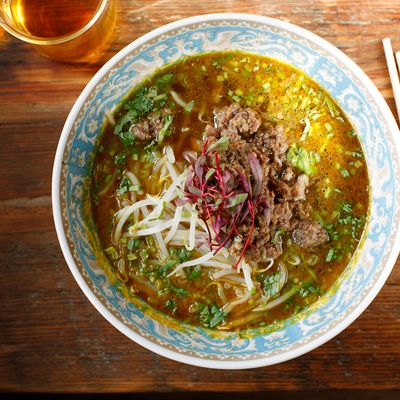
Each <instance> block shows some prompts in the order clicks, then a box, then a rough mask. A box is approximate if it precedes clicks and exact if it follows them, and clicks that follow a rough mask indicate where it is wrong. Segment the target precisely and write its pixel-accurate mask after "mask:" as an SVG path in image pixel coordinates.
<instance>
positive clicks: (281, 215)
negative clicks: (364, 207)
mask: <svg viewBox="0 0 400 400" xmlns="http://www.w3.org/2000/svg"><path fill="white" fill-rule="evenodd" d="M205 134H206V139H207V140H208V142H209V143H210V144H212V143H213V142H215V141H217V140H218V139H220V138H221V137H223V136H225V137H227V138H228V139H229V146H228V148H227V150H225V151H223V152H221V153H220V162H221V163H224V164H225V165H229V169H230V170H231V171H232V173H233V174H244V175H245V176H246V177H251V173H252V172H251V166H250V163H249V155H250V154H252V155H253V157H256V158H257V160H258V162H259V163H260V165H261V169H262V173H263V180H262V187H261V196H260V197H261V198H263V199H265V201H266V203H267V205H268V206H267V208H260V210H256V211H257V212H256V218H255V226H254V231H253V234H252V238H251V246H249V247H248V248H247V250H246V254H248V255H249V258H250V259H251V260H253V261H266V260H267V259H268V258H273V259H276V258H277V257H279V256H280V255H281V254H282V252H283V250H282V238H281V234H282V232H292V237H293V240H294V242H295V243H296V244H297V245H299V246H301V247H307V248H308V247H314V246H318V245H320V244H322V243H324V242H326V241H328V240H329V236H328V234H327V232H326V230H325V229H324V228H323V227H322V226H321V225H320V224H319V223H318V222H316V221H310V220H309V218H310V214H311V211H312V210H311V209H310V206H309V205H307V204H303V201H304V200H305V199H306V195H307V189H308V186H309V183H310V182H309V177H308V176H307V175H305V174H297V173H296V172H295V171H294V170H293V168H292V167H291V165H290V164H289V163H288V162H287V161H286V152H287V150H288V143H287V141H286V138H285V135H284V132H283V127H282V126H280V125H270V124H264V123H263V122H262V120H261V118H260V117H259V116H258V114H257V113H256V112H255V111H254V110H252V109H251V108H243V107H240V106H239V105H238V104H233V105H231V106H229V107H224V108H223V109H221V110H218V111H217V112H215V113H214V126H211V125H207V126H206V128H205ZM249 224H250V222H249V223H248V222H247V220H245V221H244V223H242V224H241V225H240V226H239V228H238V234H239V235H238V236H236V237H235V239H234V240H233V241H232V243H231V246H230V252H231V253H232V254H235V255H238V254H240V252H241V250H242V249H243V246H244V243H243V241H242V240H241V239H240V235H243V236H246V233H248V232H249V230H250V225H249Z"/></svg>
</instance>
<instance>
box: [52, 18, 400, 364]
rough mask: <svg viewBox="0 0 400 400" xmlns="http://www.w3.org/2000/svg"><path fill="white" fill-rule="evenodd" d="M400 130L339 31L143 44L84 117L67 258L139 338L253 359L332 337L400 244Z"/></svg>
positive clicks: (286, 355)
mask: <svg viewBox="0 0 400 400" xmlns="http://www.w3.org/2000/svg"><path fill="white" fill-rule="evenodd" d="M399 137H400V136H399V131H398V128H397V126H396V123H395V121H394V118H393V116H392V114H391V113H390V111H389V108H388V107H387V105H386V103H385V101H384V99H383V98H382V96H381V95H380V94H379V92H378V91H377V89H376V88H375V87H374V85H373V84H372V82H371V81H370V80H369V79H368V78H367V76H366V75H365V74H364V73H363V72H362V71H361V70H360V69H359V68H358V67H357V66H356V65H355V64H354V63H353V62H352V61H351V60H349V59H348V58H347V57H346V56H345V55H344V54H343V53H341V52H340V51H339V50H338V49H336V48H335V47H334V46H332V45H330V44H329V43H327V42H326V41H324V40H323V39H321V38H319V37H317V36H315V35H313V34H312V33H310V32H308V31H305V30H303V29H301V28H299V27H296V26H293V25H291V24H288V23H285V22H282V21H278V20H273V19H269V18H265V17H260V16H255V15H245V14H213V15H205V16H199V17H193V18H189V19H185V20H182V21H178V22H175V23H172V24H169V25H166V26H164V27H162V28H159V29H157V30H155V31H153V32H151V33H149V34H147V35H145V36H143V37H142V38H140V39H138V40H136V41H135V42H133V43H131V44H130V45H128V46H127V47H126V48H124V49H123V50H121V51H120V52H119V53H118V54H117V55H116V56H114V57H113V58H112V59H111V60H110V61H109V62H108V63H107V64H106V65H105V66H104V67H103V68H101V69H100V71H99V72H98V73H97V74H96V75H95V76H94V77H93V79H92V80H91V81H90V82H89V84H88V85H87V87H86V88H85V89H84V90H83V92H82V94H81V95H80V97H79V98H78V100H77V102H76V103H75V105H74V107H73V108H72V111H71V113H70V115H69V117H68V119H67V121H66V124H65V126H64V130H63V132H62V135H61V138H60V142H59V146H58V149H57V154H56V159H55V164H54V171H53V193H52V195H53V210H54V218H55V223H56V228H57V233H58V238H59V241H60V244H61V248H62V250H63V253H64V256H65V258H66V260H67V263H68V265H69V267H70V269H71V272H72V273H73V275H74V277H75V279H76V280H77V282H78V284H79V286H80V287H81V289H82V290H83V291H84V293H85V294H86V296H87V297H88V299H89V300H90V301H91V302H92V304H93V305H94V306H95V307H96V308H97V310H98V311H99V312H100V313H101V314H102V315H103V316H104V317H105V318H106V319H107V320H108V321H109V322H110V323H111V324H112V325H114V326H115V327H116V328H117V329H118V330H120V331H121V332H122V333H123V334H125V335H126V336H128V337H129V338H131V339H132V340H134V341H135V342H137V343H139V344H140V345H142V346H144V347H146V348H148V349H150V350H152V351H154V352H156V353H158V354H161V355H163V356H165V357H169V358H172V359H174V360H177V361H180V362H184V363H188V364H193V365H197V366H203V367H209V368H221V369H228V368H232V369H240V368H252V367H258V366H265V365H272V364H275V363H278V362H282V361H285V360H288V359H291V358H293V357H296V356H299V355H301V354H304V353H305V352H307V351H310V350H312V349H314V348H315V347H317V346H319V345H321V344H323V343H325V342H326V341H327V340H329V339H331V338H332V337H333V336H335V335H336V334H338V333H339V332H341V331H342V330H343V329H345V328H346V327H347V326H348V325H349V324H350V323H351V322H352V321H354V319H355V318H357V317H358V316H359V315H360V314H361V313H362V311H363V310H364V309H365V308H366V307H367V306H368V305H369V303H370V302H371V301H372V300H373V298H374V297H375V296H376V294H377V293H378V291H379V290H380V288H381V287H382V285H383V284H384V282H385V280H386V278H387V276H388V275H389V273H390V271H391V269H392V267H393V265H394V262H395V260H396V257H397V255H398V251H399V233H398V229H399V215H400V214H399V209H398V202H396V199H397V198H398V187H400V186H399V180H400V173H399V171H398V166H399V162H398V161H399V149H400V146H399Z"/></svg>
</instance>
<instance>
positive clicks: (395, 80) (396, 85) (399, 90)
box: [382, 38, 400, 120]
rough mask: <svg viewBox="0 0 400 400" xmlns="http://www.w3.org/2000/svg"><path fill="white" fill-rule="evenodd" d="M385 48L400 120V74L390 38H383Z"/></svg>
mask: <svg viewBox="0 0 400 400" xmlns="http://www.w3.org/2000/svg"><path fill="white" fill-rule="evenodd" d="M382 43H383V49H384V51H385V56H386V63H387V66H388V70H389V76H390V81H391V82H392V89H393V94H394V101H395V103H396V109H397V115H398V117H399V120H400V81H399V74H398V72H397V68H396V61H395V59H394V55H393V49H392V44H391V43H390V39H389V38H386V39H383V40H382Z"/></svg>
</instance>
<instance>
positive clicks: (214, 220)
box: [176, 136, 267, 268]
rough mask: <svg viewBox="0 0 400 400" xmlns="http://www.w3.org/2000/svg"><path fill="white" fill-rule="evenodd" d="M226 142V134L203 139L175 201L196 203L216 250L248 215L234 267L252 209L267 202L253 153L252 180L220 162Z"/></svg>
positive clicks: (246, 240)
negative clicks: (213, 140)
mask: <svg viewBox="0 0 400 400" xmlns="http://www.w3.org/2000/svg"><path fill="white" fill-rule="evenodd" d="M228 143H229V139H228V138H227V137H226V136H222V137H221V138H220V139H219V140H218V141H216V142H214V143H212V144H211V145H208V141H207V140H206V141H205V143H204V146H203V150H202V153H201V155H200V156H199V157H198V158H197V159H196V160H194V161H193V162H192V165H191V169H190V170H189V175H188V178H187V181H186V183H185V196H184V197H183V198H181V199H179V200H177V202H176V203H177V205H183V204H185V203H189V202H190V203H193V204H196V206H197V209H198V211H199V217H200V218H201V219H202V220H203V221H204V222H205V224H206V226H207V229H208V233H209V246H210V249H211V251H213V250H214V251H215V253H217V252H218V251H219V250H220V249H221V248H222V247H224V246H225V245H226V244H227V243H228V242H229V241H230V240H231V239H232V237H233V236H235V235H237V234H238V230H237V228H238V226H239V225H240V224H241V223H243V221H244V220H245V219H250V221H251V226H250V229H249V231H248V234H247V237H243V236H242V240H243V243H244V245H243V248H242V250H241V253H240V255H239V257H238V260H237V262H236V264H235V266H234V267H235V268H236V266H237V265H239V263H240V262H241V260H242V258H243V256H244V253H245V251H246V248H247V247H248V246H249V244H250V242H251V238H252V234H253V230H254V225H255V210H258V212H263V209H265V208H266V207H267V203H266V201H265V200H264V199H262V198H261V187H262V179H263V172H262V169H261V165H260V162H259V160H258V158H257V156H256V155H255V154H254V153H250V154H249V155H248V162H249V166H250V169H251V183H250V177H246V176H245V175H244V174H243V172H241V171H239V170H238V171H236V172H237V174H236V177H235V174H234V173H233V171H231V170H230V169H228V168H227V167H226V166H225V165H223V164H221V163H220V152H222V151H225V150H227V148H228ZM209 225H211V227H210V226H209ZM211 230H212V231H211ZM212 232H213V234H212Z"/></svg>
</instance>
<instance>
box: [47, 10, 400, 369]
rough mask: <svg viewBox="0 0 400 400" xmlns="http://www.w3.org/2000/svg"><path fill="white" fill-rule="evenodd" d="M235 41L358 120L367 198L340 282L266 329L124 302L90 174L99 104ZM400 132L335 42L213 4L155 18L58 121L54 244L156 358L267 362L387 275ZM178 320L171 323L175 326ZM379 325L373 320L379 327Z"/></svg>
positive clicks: (314, 333) (325, 330)
mask: <svg viewBox="0 0 400 400" xmlns="http://www.w3.org/2000/svg"><path fill="white" fill-rule="evenodd" d="M223 49H239V50H245V51H249V52H253V53H257V54H262V55H267V56H269V57H274V58H276V59H278V60H282V61H285V62H287V63H290V64H293V65H294V66H296V67H298V68H300V69H301V70H303V71H304V72H305V73H307V74H308V75H309V76H311V77H312V78H313V79H315V80H316V81H317V82H318V83H319V84H320V85H322V86H323V87H325V88H326V89H327V90H328V91H329V92H330V93H331V95H332V96H333V97H334V98H335V99H336V100H337V101H338V102H339V104H340V105H341V107H342V109H343V110H344V111H345V112H346V113H347V115H348V116H349V118H350V120H351V121H352V123H353V124H354V125H355V127H356V129H357V131H358V133H359V136H360V140H361V143H362V146H363V149H364V152H365V155H366V159H367V164H368V170H369V176H370V180H371V192H372V204H371V215H370V219H369V221H368V228H367V231H366V233H365V237H364V245H363V246H362V248H361V249H360V251H359V253H358V255H357V257H356V258H355V259H354V262H352V263H351V264H350V265H349V266H348V268H347V270H346V271H345V272H344V273H343V274H342V276H341V277H340V278H339V282H338V285H336V288H333V289H332V290H331V291H330V292H329V293H327V294H326V295H325V296H324V297H323V298H322V299H321V301H319V302H318V303H317V304H316V305H315V306H314V307H312V308H311V309H310V310H308V311H305V312H304V314H302V315H301V316H300V318H298V319H297V320H296V321H294V320H288V321H286V322H285V323H284V324H282V326H281V327H280V328H279V329H278V330H275V331H274V332H272V333H265V332H264V333H262V332H260V331H255V332H253V334H250V335H249V336H248V337H247V338H243V337H241V336H239V335H238V334H236V333H226V334H218V335H215V334H213V333H212V332H210V331H208V330H207V329H205V328H201V327H192V326H187V325H184V324H179V325H176V324H175V325H174V324H171V323H170V322H171V321H169V320H168V318H165V317H162V315H161V313H159V312H155V311H149V310H147V311H146V310H144V308H143V304H142V303H141V302H140V301H139V300H138V301H135V302H133V303H132V302H129V301H127V300H126V299H125V298H124V297H123V296H122V295H121V294H120V292H119V291H118V289H117V287H116V286H115V284H114V283H113V282H110V281H109V280H108V278H107V277H106V274H105V273H104V268H103V267H102V265H103V266H104V265H106V264H103V263H107V260H106V258H105V257H104V255H103V253H102V250H101V245H100V241H99V238H98V236H97V233H96V229H95V227H94V223H93V218H92V215H91V208H90V201H89V200H90V199H89V190H88V187H89V181H90V174H91V167H92V163H93V154H94V148H95V143H96V140H97V139H98V137H99V134H100V132H101V127H102V125H103V122H104V119H105V114H106V113H107V112H109V111H110V110H112V109H113V107H114V106H115V105H116V104H117V103H119V101H120V100H121V98H122V97H123V96H124V95H125V94H126V93H127V91H128V90H129V89H130V88H131V87H132V86H134V85H135V84H136V83H138V82H140V81H141V80H142V79H143V78H144V77H145V76H146V75H148V74H149V73H151V72H153V71H154V69H156V68H157V67H160V66H162V65H164V64H166V63H170V62H172V61H175V60H177V59H178V58H180V57H182V56H184V55H192V54H196V53H202V52H208V51H212V50H223ZM399 158H400V133H399V130H398V128H397V125H396V122H395V120H394V118H393V116H392V114H391V112H390V110H389V108H388V106H387V104H386V103H385V101H384V99H383V97H382V96H381V94H380V93H379V92H378V90H377V89H376V87H375V86H374V85H373V83H372V82H371V81H370V80H369V79H368V77H367V76H366V75H365V74H364V73H363V72H362V71H361V69H360V68H359V67H358V66H357V65H356V64H354V63H353V62H352V61H351V60H350V59H349V58H348V57H347V56H346V55H344V54H343V53H342V52H341V51H340V50H338V49H337V48H335V47H334V46H332V45H331V44H329V43H328V42H326V41H325V40H323V39H321V38H319V37H318V36H316V35H314V34H312V33H310V32H308V31H306V30H304V29H301V28H299V27H296V26H294V25H291V24H288V23H286V22H283V21H279V20H274V19H270V18H265V17H261V16H256V15H246V14H211V15H203V16H198V17H194V18H188V19H184V20H181V21H177V22H174V23H172V24H169V25H166V26H163V27H161V28H159V29H156V30H155V31H153V32H150V33H148V34H147V35H145V36H143V37H141V38H140V39H138V40H136V41H134V42H133V43H131V44H130V45H128V46H127V47H125V48H124V49H123V50H121V51H120V52H119V53H118V54H116V55H115V56H114V57H113V58H112V59H111V60H110V61H109V62H107V64H105V65H104V66H103V68H101V69H100V71H99V72H98V73H97V74H96V75H95V76H94V77H93V79H92V80H91V81H90V82H89V84H88V85H87V86H86V88H85V89H84V90H83V92H82V94H81V95H80V96H79V98H78V100H77V101H76V103H75V105H74V107H73V108H72V111H71V113H70V114H69V116H68V119H67V121H66V123H65V126H64V129H63V132H62V134H61V138H60V142H59V144H58V149H57V154H56V158H55V163H54V171H53V187H52V198H53V210H54V219H55V224H56V228H57V234H58V238H59V241H60V244H61V248H62V251H63V253H64V256H65V258H66V260H67V263H68V266H69V268H70V269H71V272H72V274H73V275H74V277H75V279H76V281H77V282H78V284H79V286H80V287H81V289H82V290H83V292H84V293H85V294H86V296H87V297H88V299H89V300H90V301H91V302H92V304H93V305H94V306H95V307H96V308H97V310H98V311H99V312H100V313H101V314H102V315H103V316H104V317H105V318H106V319H107V320H108V321H109V322H110V323H111V324H112V325H114V326H115V327H116V328H117V329H118V330H120V331H121V332H122V333H123V334H125V335H126V336H128V337H129V338H131V339H132V340H134V341H135V342H137V343H139V344H140V345H142V346H144V347H146V348H148V349H149V350H152V351H154V352H156V353H158V354H161V355H163V356H165V357H169V358H172V359H174V360H177V361H181V362H184V363H188V364H193V365H198V366H202V367H209V368H221V369H240V368H252V367H260V366H265V365H272V364H276V363H279V362H282V361H285V360H289V359H291V358H293V357H297V356H299V355H301V354H304V353H306V352H308V351H310V350H312V349H314V348H316V347H317V346H320V345H321V344H323V343H325V342H326V341H328V340H329V339H331V338H332V337H334V336H335V335H337V334H338V333H339V332H341V331H342V330H343V329H345V328H346V327H347V326H348V325H349V324H350V323H352V322H353V321H354V320H355V319H356V318H357V317H358V316H359V315H360V314H361V313H362V312H363V311H364V310H365V308H366V307H367V306H368V305H369V304H370V303H371V301H372V300H373V299H374V297H375V296H376V295H377V293H378V291H379V290H380V289H381V287H382V285H383V284H384V282H385V281H386V279H387V277H388V275H389V273H390V271H391V269H392V267H393V265H394V263H395V261H396V257H397V255H398V253H399V249H400V234H399V225H400V224H399V219H400V210H399V204H400V198H399V188H400V172H399V165H400V162H399ZM174 326H175V327H174ZM377 329H378V328H377Z"/></svg>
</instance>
